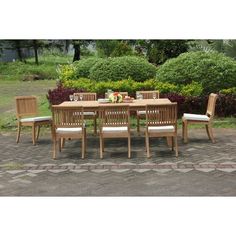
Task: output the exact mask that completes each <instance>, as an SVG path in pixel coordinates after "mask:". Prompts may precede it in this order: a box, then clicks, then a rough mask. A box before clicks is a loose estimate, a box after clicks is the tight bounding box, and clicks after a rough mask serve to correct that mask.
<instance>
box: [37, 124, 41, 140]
mask: <svg viewBox="0 0 236 236" xmlns="http://www.w3.org/2000/svg"><path fill="white" fill-rule="evenodd" d="M39 133H40V125H38V126H37V136H36V140H37V141H38V139H39Z"/></svg>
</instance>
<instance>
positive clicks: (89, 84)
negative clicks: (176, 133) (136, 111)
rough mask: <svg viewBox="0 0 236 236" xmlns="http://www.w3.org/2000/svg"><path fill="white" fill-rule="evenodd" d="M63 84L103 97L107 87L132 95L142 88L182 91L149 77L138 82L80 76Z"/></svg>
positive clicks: (165, 91) (168, 91) (164, 91)
mask: <svg viewBox="0 0 236 236" xmlns="http://www.w3.org/2000/svg"><path fill="white" fill-rule="evenodd" d="M62 85H63V86H64V87H66V88H73V89H82V90H84V91H88V92H96V93H97V94H98V96H100V97H102V96H103V95H104V93H105V92H106V91H107V89H112V90H113V91H119V92H128V93H129V94H130V95H131V96H135V93H136V91H141V90H154V89H156V90H159V91H160V93H170V92H176V93H177V92H180V90H179V87H177V86H175V85H172V84H170V83H163V82H156V80H155V79H149V80H146V81H144V82H136V81H134V80H132V79H131V78H128V79H126V80H120V81H100V82H96V81H94V80H90V79H86V78H80V79H78V80H66V81H63V83H62Z"/></svg>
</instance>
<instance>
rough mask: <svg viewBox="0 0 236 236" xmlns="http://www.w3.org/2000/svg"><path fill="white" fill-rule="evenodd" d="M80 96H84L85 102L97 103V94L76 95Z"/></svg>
mask: <svg viewBox="0 0 236 236" xmlns="http://www.w3.org/2000/svg"><path fill="white" fill-rule="evenodd" d="M75 95H76V96H78V97H79V96H80V95H83V101H96V100H97V94H96V93H74V96H75Z"/></svg>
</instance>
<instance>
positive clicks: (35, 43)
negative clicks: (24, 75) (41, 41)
mask: <svg viewBox="0 0 236 236" xmlns="http://www.w3.org/2000/svg"><path fill="white" fill-rule="evenodd" d="M33 48H34V57H35V64H36V65H38V64H39V59H38V44H37V40H33Z"/></svg>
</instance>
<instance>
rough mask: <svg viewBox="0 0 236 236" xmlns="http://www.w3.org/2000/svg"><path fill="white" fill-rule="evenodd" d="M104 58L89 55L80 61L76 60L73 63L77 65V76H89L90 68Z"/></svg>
mask: <svg viewBox="0 0 236 236" xmlns="http://www.w3.org/2000/svg"><path fill="white" fill-rule="evenodd" d="M102 60H103V59H101V58H98V57H89V58H86V59H82V60H79V61H75V62H74V63H73V65H74V66H75V74H76V78H80V77H85V78H89V75H90V69H91V68H92V67H93V66H94V65H95V64H96V63H97V62H99V61H102Z"/></svg>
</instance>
